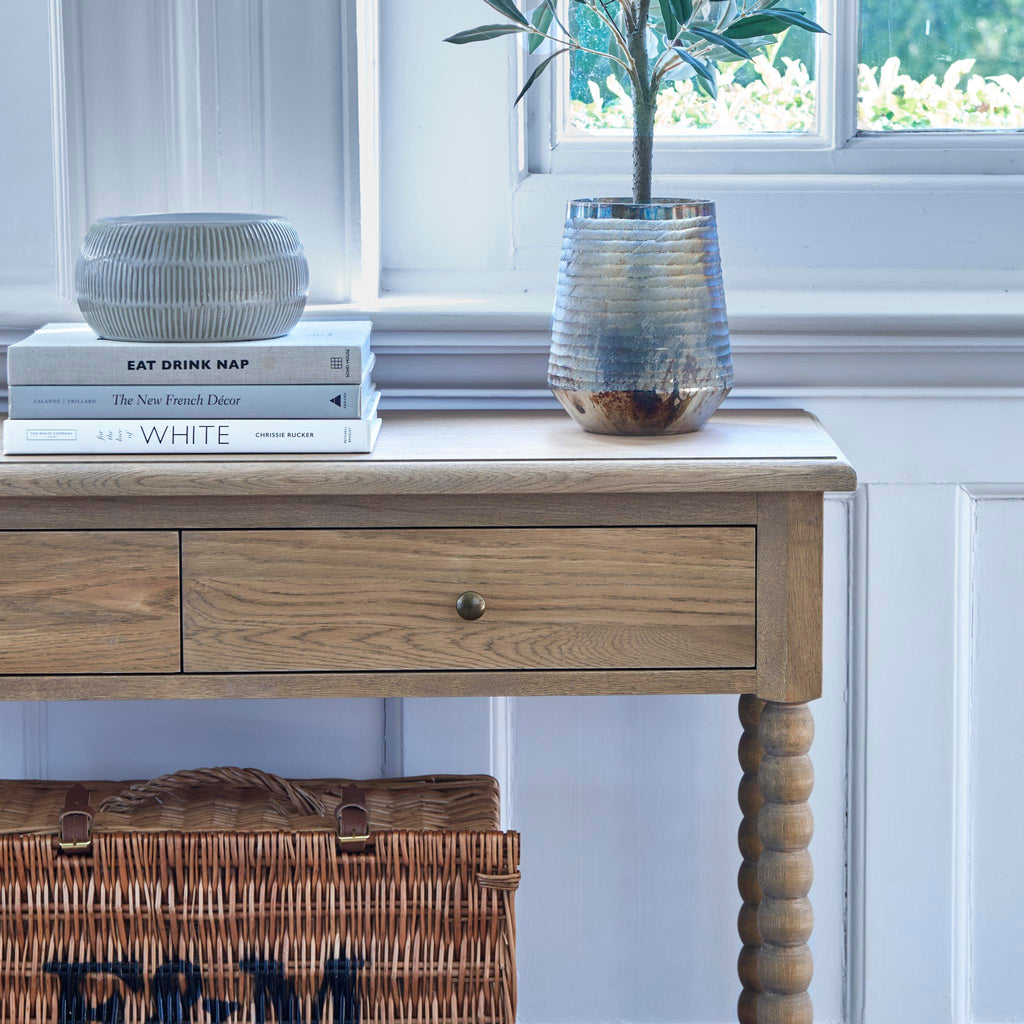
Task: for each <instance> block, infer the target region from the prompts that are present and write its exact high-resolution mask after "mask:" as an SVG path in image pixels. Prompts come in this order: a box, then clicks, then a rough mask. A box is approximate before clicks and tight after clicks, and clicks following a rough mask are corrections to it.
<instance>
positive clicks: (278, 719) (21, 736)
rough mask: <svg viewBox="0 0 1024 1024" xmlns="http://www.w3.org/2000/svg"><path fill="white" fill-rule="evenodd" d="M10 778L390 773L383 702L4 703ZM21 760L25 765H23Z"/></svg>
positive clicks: (2, 733) (1, 759)
mask: <svg viewBox="0 0 1024 1024" xmlns="http://www.w3.org/2000/svg"><path fill="white" fill-rule="evenodd" d="M0 722H2V724H0V743H2V746H0V767H2V769H3V772H4V777H7V778H36V777H38V778H56V779H68V778H71V779H74V778H86V779H97V778H98V779H110V778H113V779H122V778H133V779H137V778H150V777H152V776H156V775H161V774H164V773H166V772H170V771H176V770H178V769H180V768H195V767H209V766H215V765H224V764H232V765H238V766H254V767H257V768H263V769H265V770H267V771H272V772H276V773H277V774H279V775H286V776H291V777H295V776H299V777H305V778H311V777H333V776H337V777H341V778H375V777H379V776H381V775H385V774H387V771H386V765H385V746H384V735H385V708H384V701H382V700H375V699H374V700H370V699H367V700H330V701H314V700H294V701H289V700H281V701H273V700H253V701H204V702H194V701H152V702H142V701H112V702H109V703H108V702H96V703H92V702H89V703H78V702H74V701H69V702H66V703H60V702H55V703H52V704H39V705H32V704H27V703H26V704H20V703H16V704H7V705H0ZM19 762H20V763H19Z"/></svg>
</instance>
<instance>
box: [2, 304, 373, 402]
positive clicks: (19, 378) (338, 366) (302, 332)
mask: <svg viewBox="0 0 1024 1024" xmlns="http://www.w3.org/2000/svg"><path fill="white" fill-rule="evenodd" d="M371 327H372V325H371V324H370V322H369V321H367V320H351V321H349V320H300V321H299V322H298V323H297V324H296V325H295V326H294V327H293V328H292V329H291V331H290V332H289V333H288V334H286V335H284V336H283V337H281V338H270V339H268V340H266V341H229V342H217V343H191V342H173V343H168V342H159V341H157V342H146V341H110V340H108V339H107V338H100V337H98V336H97V335H96V333H95V332H94V331H93V330H91V329H90V328H89V327H87V326H86V325H85V324H47V326H46V327H43V328H41V329H40V330H38V331H36V332H35V333H34V334H33V335H31V336H30V337H28V338H25V340H24V341H18V342H15V343H14V344H13V345H11V346H10V347H9V348H8V350H7V382H8V384H9V385H12V386H13V385H26V384H31V385H39V384H45V385H54V384H73V385H84V384H89V385H106V386H108V387H109V386H111V385H120V386H123V385H129V384H130V385H143V384H145V385H159V386H161V387H162V386H165V385H169V384H174V385H179V384H184V385H189V386H194V385H204V386H205V385H208V384H218V385H220V384H231V385H235V386H238V385H243V384H358V383H359V382H360V381H361V380H362V379H363V376H364V372H365V370H366V368H367V366H368V363H369V359H370V330H371Z"/></svg>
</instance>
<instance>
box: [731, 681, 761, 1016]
mask: <svg viewBox="0 0 1024 1024" xmlns="http://www.w3.org/2000/svg"><path fill="white" fill-rule="evenodd" d="M763 710H764V701H763V700H760V699H758V698H757V697H755V696H753V694H744V695H743V696H742V697H740V722H741V723H742V724H743V735H742V736H741V737H740V751H739V754H740V767H741V768H742V769H743V778H742V779H741V780H740V792H739V799H740V810H742V811H743V820H742V821H741V822H740V834H739V843H740V853H741V854H742V855H743V862H742V863H741V864H740V874H739V888H740V898H741V899H742V900H743V905H742V906H741V907H740V917H739V922H738V923H739V931H740V941H741V942H742V943H743V948H742V949H741V950H740V958H739V963H738V964H737V968H738V970H739V975H740V982H741V983H742V985H743V990H742V991H741V992H740V1001H739V1005H738V1006H737V1007H736V1015H737V1017H738V1018H739V1021H740V1024H757V1002H758V996H759V994H760V992H761V980H760V978H759V976H758V971H757V957H758V952H759V950H760V947H761V933H760V931H759V930H758V926H757V908H758V907H759V906H760V903H761V885H760V883H759V882H758V880H757V864H758V861H759V860H760V859H761V837H760V836H759V835H758V832H757V818H758V815H759V814H760V811H761V805H762V804H763V803H764V798H763V797H762V796H761V787H760V786H759V785H758V782H757V772H758V769H759V768H760V767H761V755H762V753H763V751H762V749H761V739H760V737H759V736H758V726H759V725H760V722H761V713H762V711H763Z"/></svg>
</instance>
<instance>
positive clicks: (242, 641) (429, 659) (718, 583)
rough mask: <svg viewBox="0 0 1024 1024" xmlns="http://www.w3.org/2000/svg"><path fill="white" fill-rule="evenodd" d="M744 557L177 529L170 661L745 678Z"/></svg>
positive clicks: (749, 594)
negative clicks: (676, 671) (179, 608)
mask: <svg viewBox="0 0 1024 1024" xmlns="http://www.w3.org/2000/svg"><path fill="white" fill-rule="evenodd" d="M754 563H755V531H754V528H753V527H665V528H663V527H650V528H646V527H635V528H634V527H615V528H562V529H531V528H526V529H453V530H449V529H423V530H416V529H392V530H319V529H314V530H229V531H186V532H185V533H183V534H182V567H183V568H182V574H183V575H182V593H183V600H184V605H183V624H184V636H183V651H184V666H185V671H187V672H281V671H330V672H336V671H415V670H435V671H439V670H455V671H459V670H503V669H504V670H514V669H602V668H603V669H616V668H634V669H635V668H749V667H752V666H753V664H754V652H755V640H754V632H755V630H754V611H755V608H754V606H755V593H754V578H755V571H754V569H755V565H754ZM469 590H472V591H478V592H479V593H480V594H482V595H483V596H484V599H485V600H486V611H485V612H484V615H483V616H482V617H481V618H479V619H476V620H474V621H466V620H464V619H462V618H460V616H459V615H458V613H457V611H456V601H457V599H458V597H459V595H460V594H461V593H463V592H464V591H469Z"/></svg>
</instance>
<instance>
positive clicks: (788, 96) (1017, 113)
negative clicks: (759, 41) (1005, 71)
mask: <svg viewBox="0 0 1024 1024" xmlns="http://www.w3.org/2000/svg"><path fill="white" fill-rule="evenodd" d="M776 51H777V48H772V49H770V50H769V52H767V53H763V54H758V55H757V56H755V57H754V59H753V61H752V64H753V69H754V71H755V72H756V74H757V78H756V79H755V80H754V81H752V82H749V83H748V84H746V85H744V84H742V83H741V82H738V81H737V80H736V75H737V72H738V71H739V69H740V67H741V66H742V65H740V64H723V65H721V66H720V67H719V72H718V96H717V97H716V98H712V97H711V96H708V95H707V94H706V93H704V92H702V91H701V90H700V89H697V88H695V87H694V84H693V79H692V78H688V79H686V80H684V81H676V82H671V83H669V84H668V85H666V86H665V87H664V88H663V89H662V90H661V92H660V93H659V98H658V111H657V115H656V119H655V127H656V129H657V130H658V131H662V132H665V131H668V132H671V131H692V130H708V129H713V130H715V131H717V132H725V133H741V132H809V131H812V130H813V129H814V117H815V110H814V101H815V92H816V90H815V83H814V81H813V79H812V78H811V76H810V73H809V72H808V70H807V68H806V67H805V66H804V65H803V64H802V63H801V62H800V61H797V60H791V59H790V58H788V57H783V58H782V59H781V61H780V63H781V65H782V66H781V67H778V66H776V60H775V54H776ZM974 63H975V62H974V61H973V60H958V61H955V62H954V63H953V64H951V65H950V67H949V69H948V70H947V71H946V73H945V74H944V75H943V77H942V79H941V80H939V79H938V78H937V77H936V76H935V75H929V76H928V77H927V78H925V79H924V80H923V81H920V82H918V81H916V80H915V79H913V78H911V77H910V76H909V75H905V74H901V73H900V61H899V58H898V57H891V58H890V59H889V60H887V61H886V62H885V63H884V64H883V65H882V67H881V68H880V69H878V68H871V67H868V66H867V65H864V64H861V65H860V67H859V74H858V78H859V94H860V101H859V105H858V123H859V125H860V127H861V128H862V129H867V130H871V131H893V130H896V129H914V128H917V129H958V128H959V129H963V128H975V129H977V128H988V129H1021V128H1024V78H1021V79H1019V80H1018V79H1016V78H1014V77H1013V75H995V76H993V77H991V78H983V77H982V76H981V75H972V74H971V69H972V68H973V67H974ZM606 86H607V88H608V90H609V91H610V92H611V93H612V96H611V98H608V99H606V98H603V97H602V93H601V89H600V87H599V86H598V84H597V83H596V82H591V83H590V93H591V101H590V102H589V103H586V102H582V101H579V100H574V101H573V103H572V106H571V123H572V125H573V126H574V127H575V128H580V129H583V130H584V131H599V130H602V129H629V128H631V127H632V125H633V105H632V101H631V100H630V97H629V94H628V93H627V92H626V91H625V89H623V87H622V85H621V84H620V83H619V81H618V80H617V79H616V78H615V76H614V75H611V76H609V77H608V80H607V82H606Z"/></svg>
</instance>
